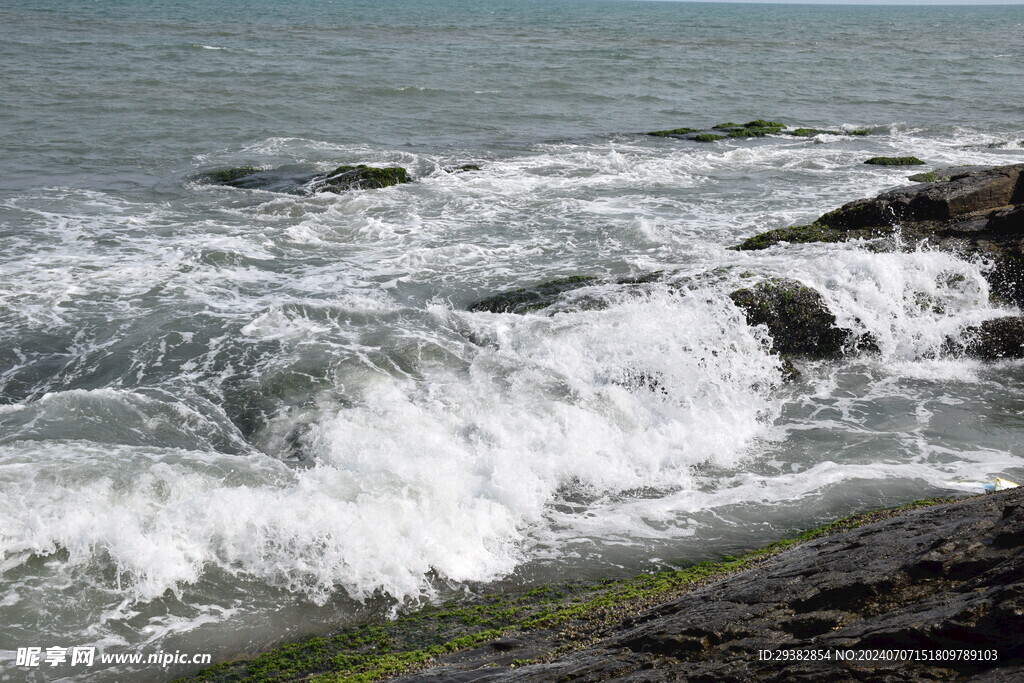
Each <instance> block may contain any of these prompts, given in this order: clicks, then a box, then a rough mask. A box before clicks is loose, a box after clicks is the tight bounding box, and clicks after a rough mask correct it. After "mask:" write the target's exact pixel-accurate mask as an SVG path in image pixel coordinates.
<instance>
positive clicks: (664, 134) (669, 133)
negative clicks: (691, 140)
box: [647, 126, 700, 138]
mask: <svg viewBox="0 0 1024 683" xmlns="http://www.w3.org/2000/svg"><path fill="white" fill-rule="evenodd" d="M699 132H700V128H686V127H685V126H684V127H682V128H672V129H671V130H654V131H651V132H650V133H647V135H653V136H655V137H660V138H670V137H675V136H677V135H688V134H690V133H699Z"/></svg>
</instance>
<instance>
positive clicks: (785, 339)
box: [729, 279, 852, 358]
mask: <svg viewBox="0 0 1024 683" xmlns="http://www.w3.org/2000/svg"><path fill="white" fill-rule="evenodd" d="M729 296H730V298H732V300H733V302H734V303H735V304H736V305H737V306H739V307H740V308H742V309H743V312H744V314H745V315H746V318H747V322H748V323H749V324H751V325H765V326H766V327H767V328H768V333H769V334H770V335H771V337H772V350H773V351H774V352H775V353H779V354H782V355H797V356H806V357H809V358H835V357H838V356H840V355H842V353H843V349H844V348H845V347H846V345H847V344H848V343H849V342H850V340H851V337H852V333H851V332H850V330H845V329H842V328H839V327H836V318H835V316H834V315H832V313H831V312H830V311H829V310H828V307H827V306H826V305H825V300H824V299H822V297H821V295H820V294H818V293H817V292H816V291H814V290H813V289H811V288H810V287H808V286H806V285H803V284H801V283H799V282H796V281H794V280H785V279H774V280H766V281H764V282H761V283H758V284H757V285H754V286H753V287H749V288H744V289H738V290H736V291H734V292H733V293H732V294H730V295H729Z"/></svg>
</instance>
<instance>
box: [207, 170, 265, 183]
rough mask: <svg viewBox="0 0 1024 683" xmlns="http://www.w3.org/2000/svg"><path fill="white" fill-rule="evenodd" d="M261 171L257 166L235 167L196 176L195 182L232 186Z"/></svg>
mask: <svg viewBox="0 0 1024 683" xmlns="http://www.w3.org/2000/svg"><path fill="white" fill-rule="evenodd" d="M262 170H263V169H261V168H259V167H257V166H236V167H234V168H223V169H220V170H217V171H207V172H206V173H201V174H199V175H198V176H196V180H198V181H199V182H202V183H211V184H214V185H230V186H234V185H235V184H236V183H237V182H238V181H239V180H242V179H243V178H248V177H250V176H253V175H255V174H257V173H259V172H260V171H262Z"/></svg>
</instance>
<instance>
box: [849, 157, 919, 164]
mask: <svg viewBox="0 0 1024 683" xmlns="http://www.w3.org/2000/svg"><path fill="white" fill-rule="evenodd" d="M864 163H865V164H870V165H872V166H923V165H924V162H923V161H921V160H920V159H918V158H917V157H871V158H870V159H867V160H866V161H865V162H864Z"/></svg>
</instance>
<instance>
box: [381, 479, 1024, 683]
mask: <svg viewBox="0 0 1024 683" xmlns="http://www.w3.org/2000/svg"><path fill="white" fill-rule="evenodd" d="M1022 633H1024V489H1019V488H1018V489H1012V490H1009V491H1004V492H1000V493H994V494H989V495H985V496H978V497H974V498H968V499H965V500H963V501H960V502H956V503H952V504H945V505H936V506H931V507H926V508H919V509H915V510H911V511H907V512H902V513H899V514H894V515H893V516H891V517H889V518H884V519H882V520H881V521H877V522H874V523H872V524H868V525H865V526H861V527H858V528H855V529H852V530H849V531H844V532H841V533H836V534H833V535H829V536H825V537H823V538H819V539H818V540H814V541H811V542H808V543H806V544H803V545H800V546H797V547H795V548H792V549H790V550H787V551H784V552H782V553H780V554H778V555H775V556H774V557H772V558H770V559H768V560H767V561H765V562H764V563H762V564H761V565H759V566H757V567H756V568H754V569H752V570H749V571H746V572H744V573H740V574H734V575H731V576H728V577H726V578H724V579H721V580H719V581H716V582H713V583H710V584H707V585H704V586H703V587H700V588H697V589H696V590H694V591H692V592H690V593H688V594H685V595H683V596H682V597H680V598H678V599H676V600H673V601H671V602H668V603H666V604H663V605H660V606H657V607H654V608H653V609H649V610H647V611H644V612H642V613H640V614H638V615H636V616H634V617H633V618H631V619H627V620H626V621H624V622H620V623H613V624H610V625H609V626H608V627H607V629H606V631H605V632H604V633H603V634H602V637H600V638H599V639H597V640H596V641H594V642H591V643H589V644H586V645H585V646H583V647H581V648H580V649H577V650H576V651H572V652H569V653H567V654H563V655H561V656H556V655H553V654H552V653H555V652H557V650H558V648H557V647H556V645H557V644H555V643H552V642H548V640H547V639H548V638H549V635H548V634H547V633H546V632H535V633H527V634H510V635H506V636H505V637H504V638H503V639H502V640H501V641H495V642H492V643H489V644H487V645H485V646H483V647H479V648H475V649H472V650H468V651H465V652H461V653H456V654H453V655H449V656H447V657H442V658H440V659H438V660H435V662H434V664H433V665H432V666H431V668H428V669H424V670H421V671H419V672H417V673H415V674H411V675H405V676H402V677H400V678H398V679H397V680H401V681H407V682H412V681H493V682H497V681H502V682H504V681H537V682H540V681H545V682H546V681H580V682H583V681H609V680H615V681H755V680H756V681H762V680H768V681H821V680H837V681H920V680H942V681H946V680H976V681H1014V680H1022V677H1024V637H1022V635H1021V634H1022ZM563 646H564V644H563ZM892 651H904V654H902V655H899V654H889V655H884V654H883V655H878V654H877V653H879V652H882V653H885V652H890V653H892ZM961 651H964V652H971V653H974V654H971V655H968V656H966V657H965V656H963V655H955V654H954V655H950V654H948V653H949V652H954V653H956V652H961ZM993 651H995V652H996V653H997V654H996V655H995V658H993V655H992V652H993ZM944 652H945V653H947V654H943V653H944ZM544 653H547V655H544ZM798 653H803V655H802V656H801V655H800V654H798ZM811 653H819V654H818V656H816V657H815V656H812V655H811ZM824 653H829V656H828V658H826V657H825V655H824ZM840 653H841V655H840ZM986 653H987V654H986ZM839 656H842V657H843V659H839ZM510 657H515V658H516V660H515V662H516V664H517V665H516V666H515V667H514V668H513V666H512V662H510V661H509V658H510ZM847 657H849V659H847ZM531 658H539V659H540V660H541V661H539V662H538V663H530V661H529V660H530V659H531Z"/></svg>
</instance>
